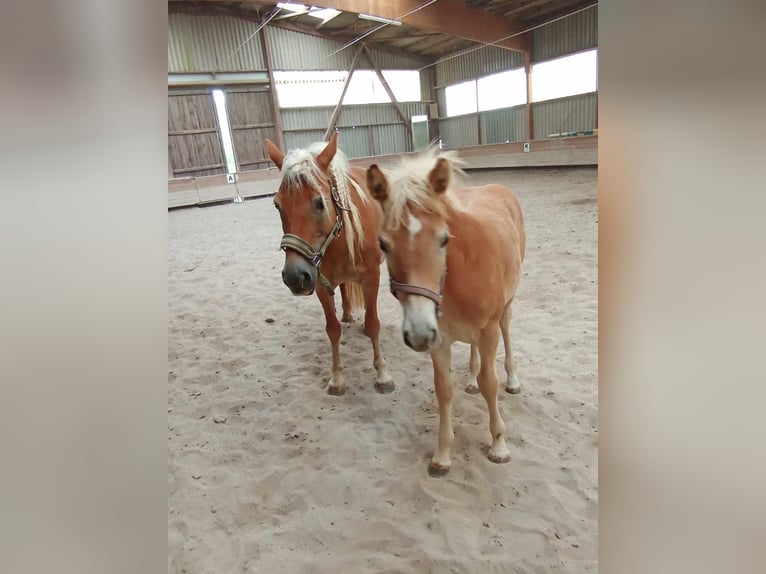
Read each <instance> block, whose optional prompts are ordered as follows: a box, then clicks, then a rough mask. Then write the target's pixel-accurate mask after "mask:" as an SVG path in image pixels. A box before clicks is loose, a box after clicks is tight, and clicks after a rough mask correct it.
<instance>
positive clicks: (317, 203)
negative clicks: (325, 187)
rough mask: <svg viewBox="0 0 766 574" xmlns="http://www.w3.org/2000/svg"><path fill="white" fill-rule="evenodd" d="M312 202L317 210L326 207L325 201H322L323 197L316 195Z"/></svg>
mask: <svg viewBox="0 0 766 574" xmlns="http://www.w3.org/2000/svg"><path fill="white" fill-rule="evenodd" d="M312 204H313V206H314V209H316V210H317V211H322V210H323V209H324V201H322V198H321V197H315V198H314V199H313V201H312Z"/></svg>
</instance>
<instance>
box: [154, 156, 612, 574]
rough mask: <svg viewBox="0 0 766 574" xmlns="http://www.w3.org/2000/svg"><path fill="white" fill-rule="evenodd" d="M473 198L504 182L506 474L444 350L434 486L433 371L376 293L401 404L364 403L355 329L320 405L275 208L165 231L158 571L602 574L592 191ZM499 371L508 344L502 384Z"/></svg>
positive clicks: (220, 212) (307, 317)
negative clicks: (513, 227)
mask: <svg viewBox="0 0 766 574" xmlns="http://www.w3.org/2000/svg"><path fill="white" fill-rule="evenodd" d="M468 181H469V182H471V183H489V182H498V183H503V184H505V185H507V186H509V187H510V188H511V189H513V190H514V191H515V192H516V193H517V195H518V196H519V199H520V200H521V204H522V207H523V209H524V214H525V217H526V228H527V257H526V261H525V263H524V269H523V278H522V282H521V285H520V287H519V291H518V293H517V296H516V301H515V303H514V316H513V322H512V323H511V336H512V340H513V344H514V352H515V355H516V360H517V363H518V369H519V371H518V372H519V378H520V380H521V385H522V392H521V394H519V395H513V396H512V395H508V394H506V393H504V392H502V391H501V393H500V404H501V407H500V408H501V412H502V414H503V418H504V420H505V423H506V426H507V436H508V446H509V448H510V450H511V456H512V460H511V462H510V463H508V464H505V465H495V464H492V463H491V462H489V460H487V458H486V455H485V451H486V448H487V446H488V444H489V442H490V435H489V428H488V415H487V408H486V403H485V402H484V400H483V398H482V397H481V395H469V394H466V393H464V392H462V387H463V386H464V384H465V382H466V380H467V375H468V346H467V345H464V344H456V345H455V346H454V347H453V377H454V380H455V385H456V393H455V400H454V401H453V403H454V412H455V418H454V428H455V442H454V445H453V450H452V468H451V470H450V473H449V474H448V475H447V476H446V477H444V478H430V477H429V476H428V474H427V471H426V466H427V462H428V460H429V457H430V455H431V454H432V453H433V450H434V448H435V446H436V434H437V429H438V408H437V405H436V399H435V396H434V390H433V381H432V370H431V364H430V359H429V358H428V357H427V356H426V355H421V354H418V353H415V352H414V351H412V350H410V349H409V348H407V347H406V346H405V345H404V343H403V342H402V339H401V329H400V321H401V311H400V307H399V304H398V303H397V302H396V301H395V299H394V298H393V297H392V296H391V295H390V294H389V293H388V291H387V289H383V288H382V289H381V293H380V296H379V301H378V309H379V313H380V318H381V322H382V331H381V340H382V346H383V351H384V354H385V357H386V359H387V362H388V365H389V369H390V371H391V372H392V374H393V375H394V378H395V379H396V383H397V388H396V391H395V392H394V393H393V394H390V395H379V394H377V393H376V392H375V391H374V390H373V378H374V370H373V367H372V348H371V345H370V343H369V339H367V337H365V336H364V335H363V333H362V321H361V320H362V312H361V311H356V312H355V321H354V323H351V324H344V325H343V330H344V331H343V340H342V347H341V353H342V356H343V360H344V363H345V365H346V371H345V378H346V382H347V384H348V387H349V389H348V392H347V393H346V394H345V395H344V396H341V397H333V396H329V395H327V394H326V392H325V391H324V390H323V388H322V387H323V385H324V383H325V382H326V381H327V379H328V377H329V375H330V344H329V341H328V339H327V337H326V335H325V332H324V319H323V315H322V310H321V306H320V305H319V302H318V301H317V300H316V298H315V297H310V298H296V297H293V296H292V295H291V294H290V292H289V291H288V289H287V288H286V287H285V286H284V285H283V284H282V281H281V278H280V271H281V267H282V262H283V258H284V257H283V255H282V253H281V252H280V251H279V250H278V245H279V240H280V237H281V234H282V231H281V227H280V223H279V218H278V216H277V212H276V210H275V209H274V208H273V207H272V203H271V199H270V198H263V199H256V200H250V201H246V202H245V203H243V204H228V205H220V206H214V207H207V208H190V209H184V210H178V211H173V212H170V213H169V214H168V229H169V239H168V264H169V278H168V305H169V316H170V325H169V330H168V338H169V343H168V347H169V357H168V359H169V371H170V372H169V376H168V382H169V385H168V387H169V390H168V489H169V494H168V496H169V502H168V504H169V516H168V570H169V572H174V573H175V572H178V573H181V572H183V573H189V574H197V573H200V574H201V573H227V572H237V573H240V572H242V573H244V572H247V573H255V572H258V573H264V574H276V573H293V572H294V573H306V574H308V573H313V572H317V573H325V572H327V573H343V574H346V573H359V572H434V573H441V572H449V573H453V572H455V573H471V574H478V573H489V572H498V573H500V572H503V573H505V572H539V573H547V572H550V571H551V570H554V569H555V570H556V571H558V572H574V573H579V572H595V571H597V562H596V559H597V504H598V493H597V479H598V470H597V465H598V461H597V444H598V434H597V406H598V404H597V402H598V388H597V336H598V334H597V327H598V325H597V217H598V210H597V191H596V187H597V185H596V182H597V172H596V170H595V169H594V168H576V169H575V168H572V169H535V170H516V171H482V172H473V173H469V175H468ZM387 281H388V275H387V273H386V271H385V265H383V266H382V280H381V283H382V284H385V283H387ZM336 297H337V299H338V308H340V296H339V295H336ZM271 320H273V322H271ZM503 356H504V355H503V351H502V344H501V345H500V348H499V351H498V358H497V369H498V373H499V376H500V379H501V385H502V384H503V381H504V380H505V374H504V373H505V371H504V369H503Z"/></svg>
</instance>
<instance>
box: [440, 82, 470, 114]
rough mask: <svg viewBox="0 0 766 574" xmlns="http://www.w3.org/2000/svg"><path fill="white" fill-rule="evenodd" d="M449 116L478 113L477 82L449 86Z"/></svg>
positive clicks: (446, 92)
mask: <svg viewBox="0 0 766 574" xmlns="http://www.w3.org/2000/svg"><path fill="white" fill-rule="evenodd" d="M444 92H445V95H446V97H447V116H448V117H452V116H462V115H463V114H472V113H474V112H476V110H477V108H476V81H475V80H471V81H470V82H463V83H462V84H455V85H454V86H447V89H446V90H444Z"/></svg>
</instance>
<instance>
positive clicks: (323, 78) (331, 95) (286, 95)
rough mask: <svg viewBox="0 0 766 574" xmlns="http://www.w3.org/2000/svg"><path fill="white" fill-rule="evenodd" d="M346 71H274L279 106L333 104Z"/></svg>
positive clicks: (304, 106)
mask: <svg viewBox="0 0 766 574" xmlns="http://www.w3.org/2000/svg"><path fill="white" fill-rule="evenodd" d="M347 76H348V72H342V71H337V72H297V71H296V72H276V71H275V72H274V83H275V84H276V88H277V100H278V101H279V107H280V108H308V107H313V106H334V105H335V104H337V103H338V99H340V94H341V92H342V91H343V83H344V82H345V81H346V77H347Z"/></svg>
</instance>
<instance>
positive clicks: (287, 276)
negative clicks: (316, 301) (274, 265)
mask: <svg viewBox="0 0 766 574" xmlns="http://www.w3.org/2000/svg"><path fill="white" fill-rule="evenodd" d="M282 281H283V282H284V284H285V285H287V286H288V287H289V288H290V291H292V294H293V295H311V294H312V293H313V292H314V288H315V287H316V283H317V269H316V267H314V266H313V265H311V264H310V263H309V262H308V261H306V260H305V259H303V258H302V257H300V258H298V257H296V258H294V259H292V258H291V259H290V260H288V261H286V262H285V266H284V267H283V268H282Z"/></svg>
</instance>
